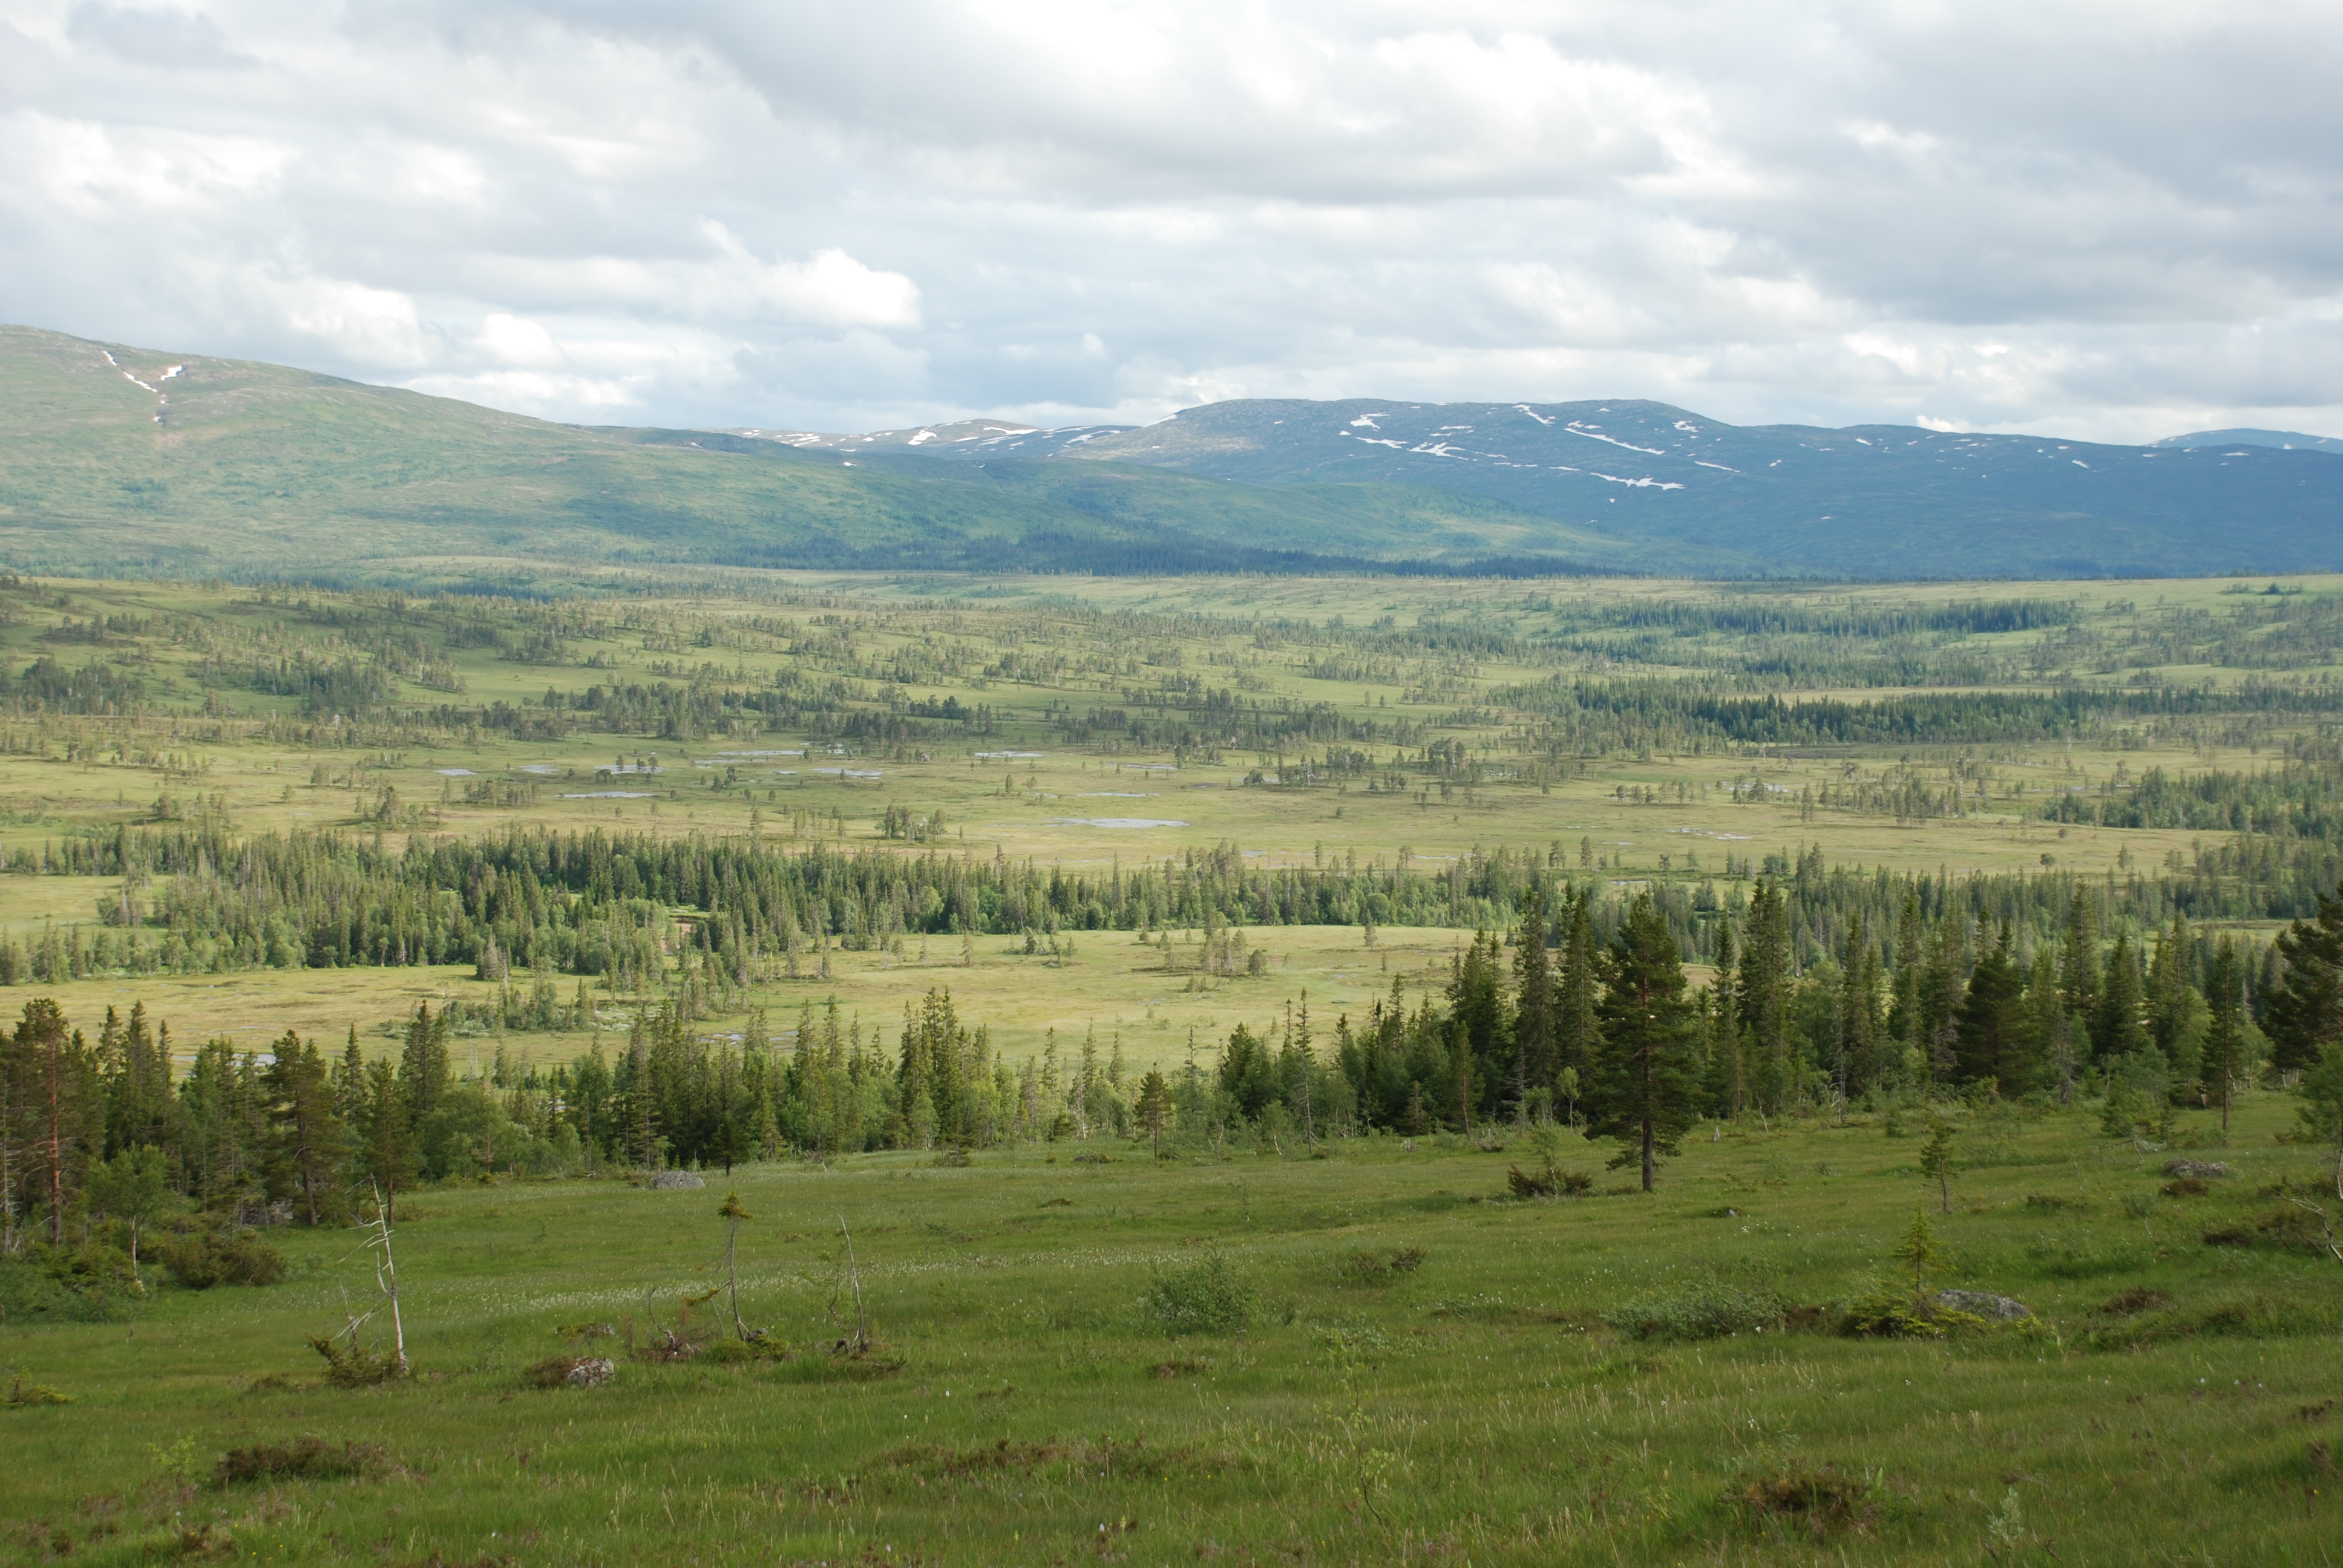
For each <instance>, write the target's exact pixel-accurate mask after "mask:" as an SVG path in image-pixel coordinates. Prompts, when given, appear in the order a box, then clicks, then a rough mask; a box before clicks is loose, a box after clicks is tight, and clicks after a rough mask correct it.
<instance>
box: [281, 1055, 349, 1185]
mask: <svg viewBox="0 0 2343 1568" xmlns="http://www.w3.org/2000/svg"><path fill="white" fill-rule="evenodd" d="M261 1084H262V1089H263V1091H264V1092H265V1093H266V1096H267V1104H268V1121H269V1128H270V1134H271V1136H270V1140H269V1143H270V1147H269V1151H268V1176H269V1189H270V1192H271V1194H272V1196H274V1195H280V1194H281V1195H287V1196H289V1195H292V1194H294V1193H297V1194H299V1196H300V1201H301V1208H302V1211H303V1213H304V1214H305V1215H306V1217H307V1220H308V1222H309V1223H310V1224H312V1225H316V1224H318V1223H320V1222H322V1221H323V1220H324V1218H325V1216H326V1213H327V1211H328V1210H329V1209H330V1208H332V1207H333V1196H334V1172H335V1171H336V1170H337V1168H338V1167H339V1166H340V1164H341V1162H342V1161H343V1159H344V1158H345V1157H346V1156H347V1152H348V1151H347V1148H346V1147H345V1145H344V1142H343V1138H342V1120H341V1117H340V1116H339V1115H338V1114H337V1112H336V1110H335V1107H334V1091H333V1083H332V1081H331V1078H330V1076H329V1075H328V1073H327V1070H326V1060H325V1058H324V1057H322V1056H320V1055H319V1054H318V1052H317V1041H316V1040H303V1039H302V1038H301V1037H300V1035H299V1034H297V1032H295V1031H294V1030H289V1029H288V1030H286V1031H285V1034H284V1036H283V1038H281V1039H280V1040H277V1045H276V1059H275V1060H273V1061H271V1062H270V1063H269V1064H268V1067H267V1069H266V1070H265V1071H264V1072H263V1073H262V1075H261Z"/></svg>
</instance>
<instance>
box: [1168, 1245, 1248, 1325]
mask: <svg viewBox="0 0 2343 1568" xmlns="http://www.w3.org/2000/svg"><path fill="white" fill-rule="evenodd" d="M1140 1302H1141V1306H1143V1307H1144V1308H1145V1309H1146V1311H1147V1314H1148V1315H1149V1316H1150V1317H1151V1318H1153V1319H1154V1320H1155V1321H1156V1322H1158V1323H1160V1324H1161V1325H1162V1328H1163V1332H1166V1333H1168V1334H1172V1335H1179V1334H1220V1333H1234V1332H1237V1331H1238V1330H1240V1329H1242V1328H1243V1327H1244V1326H1245V1325H1246V1324H1248V1323H1250V1322H1252V1315H1253V1313H1254V1312H1256V1311H1257V1310H1258V1309H1259V1307H1260V1298H1259V1296H1258V1295H1257V1294H1256V1293H1255V1292H1254V1291H1253V1288H1252V1285H1251V1284H1250V1283H1249V1282H1247V1281H1246V1280H1245V1278H1244V1277H1243V1276H1242V1274H1240V1273H1239V1272H1238V1271H1237V1270H1236V1267H1235V1265H1233V1264H1232V1263H1231V1262H1230V1261H1228V1259H1227V1258H1225V1257H1223V1256H1222V1254H1220V1253H1218V1252H1214V1253H1212V1255H1210V1256H1209V1257H1206V1258H1203V1259H1201V1260H1199V1261H1196V1262H1193V1263H1182V1264H1175V1265H1173V1266H1172V1267H1171V1268H1168V1269H1161V1268H1159V1269H1157V1270H1156V1271H1155V1274H1154V1277H1153V1279H1151V1281H1150V1282H1148V1287H1147V1293H1146V1294H1145V1295H1144V1296H1142V1297H1141V1298H1140Z"/></svg>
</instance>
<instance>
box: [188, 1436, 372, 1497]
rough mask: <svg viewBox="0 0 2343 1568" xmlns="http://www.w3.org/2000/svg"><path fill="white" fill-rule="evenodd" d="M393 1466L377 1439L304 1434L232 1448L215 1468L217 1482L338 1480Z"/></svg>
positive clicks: (218, 1484) (222, 1483) (226, 1484)
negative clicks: (340, 1439)
mask: <svg viewBox="0 0 2343 1568" xmlns="http://www.w3.org/2000/svg"><path fill="white" fill-rule="evenodd" d="M389 1467H390V1465H389V1460H388V1459H387V1456H386V1455H385V1454H384V1452H383V1448H382V1444H380V1443H378V1442H341V1443H331V1442H327V1441H326V1440H325V1439H323V1438H318V1437H304V1438H300V1439H298V1440H297V1441H295V1442H289V1443H284V1442H276V1443H260V1444H257V1445H256V1446H254V1447H251V1448H231V1449H229V1450H228V1451H227V1452H226V1453H224V1454H222V1455H220V1461H219V1465H218V1467H217V1468H216V1469H215V1470H214V1471H213V1472H212V1484H214V1485H215V1486H236V1485H239V1484H242V1483H249V1482H255V1481H338V1480H344V1479H347V1478H349V1477H353V1476H360V1477H363V1476H371V1475H380V1474H381V1473H383V1472H384V1471H386V1470H387V1469H388V1468H389Z"/></svg>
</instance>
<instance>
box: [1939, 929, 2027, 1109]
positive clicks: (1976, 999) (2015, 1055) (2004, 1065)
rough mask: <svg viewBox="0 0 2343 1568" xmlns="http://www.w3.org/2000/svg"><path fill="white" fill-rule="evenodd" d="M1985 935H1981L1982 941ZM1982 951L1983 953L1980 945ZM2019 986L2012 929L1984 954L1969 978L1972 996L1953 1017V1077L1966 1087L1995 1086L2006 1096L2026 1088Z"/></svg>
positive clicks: (1969, 996)
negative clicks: (1965, 1084) (2023, 1074)
mask: <svg viewBox="0 0 2343 1568" xmlns="http://www.w3.org/2000/svg"><path fill="white" fill-rule="evenodd" d="M1981 935H1982V933H1980V936H1981ZM1978 946H1979V947H1980V948H1984V943H1983V941H1982V940H1980V941H1979V943H1978ZM2020 983H2021V982H2020V981H2019V979H2018V973H2017V964H2016V960H2015V959H2013V958H2012V957H2011V956H2010V936H2009V928H2008V927H2007V926H2004V927H2002V928H2001V937H2000V940H1998V941H1997V942H1996V943H1995V944H1994V945H1993V946H1992V947H1991V948H1986V949H1985V950H1984V952H1983V954H1982V956H1980V957H1979V958H1978V960H1977V962H1976V969H1975V970H1971V971H1970V973H1969V986H1968V991H1967V993H1966V995H1964V996H1963V997H1962V998H1961V1004H1960V1008H1959V1010H1958V1011H1957V1012H1956V1018H1955V1028H1956V1030H1957V1034H1956V1043H1955V1046H1954V1062H1955V1067H1954V1074H1955V1077H1956V1080H1957V1081H1960V1082H1962V1083H1997V1084H1999V1085H2000V1087H2001V1089H2002V1090H2003V1091H2005V1092H2007V1093H2017V1092H2021V1091H2024V1090H2025V1089H2026V1088H2027V1087H2028V1085H2027V1084H2026V1083H2025V1082H2024V1081H2022V1072H2021V1069H2022V1066H2023V1062H2024V1054H2023V1052H2022V1051H2021V1050H2020V1049H2019V1045H2018V1036H2019V1030H2020V1027H2021V1024H2022V1021H2023V1020H2022V1018H2021V1016H2020V1014H2019V1011H2018V1002H2019V1000H2020V990H2019V988H2020Z"/></svg>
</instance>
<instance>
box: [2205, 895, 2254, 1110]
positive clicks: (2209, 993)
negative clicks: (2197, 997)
mask: <svg viewBox="0 0 2343 1568" xmlns="http://www.w3.org/2000/svg"><path fill="white" fill-rule="evenodd" d="M2245 980H2246V976H2245V961H2244V959H2243V957H2242V955H2240V954H2239V953H2238V951H2237V943H2236V941H2235V940H2232V939H2230V938H2228V937H2223V938H2222V939H2221V940H2220V943H2219V945H2218V946H2217V947H2215V948H2214V950H2213V970H2212V973H2211V975H2210V976H2209V977H2207V982H2206V993H2205V1004H2206V1007H2207V1010H2208V1011H2209V1012H2210V1014H2211V1016H2210V1017H2209V1018H2208V1019H2207V1022H2206V1028H2205V1056H2204V1074H2205V1077H2206V1079H2207V1081H2208V1083H2209V1086H2210V1087H2211V1089H2212V1090H2213V1091H2214V1092H2215V1093H2216V1094H2217V1095H2219V1096H2220V1101H2221V1131H2223V1132H2224V1133H2227V1131H2229V1101H2230V1098H2231V1096H2232V1094H2233V1093H2234V1092H2235V1090H2236V1086H2237V1079H2238V1078H2239V1077H2240V1076H2241V1075H2242V1074H2243V1073H2244V1072H2245V1071H2246V1070H2247V1068H2248V1067H2249V1066H2250V1065H2251V1064H2250V1063H2248V1062H2247V1060H2246V1032H2245V1018H2244V1012H2243V1005H2244V1001H2245V989H2246V988H2245Z"/></svg>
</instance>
